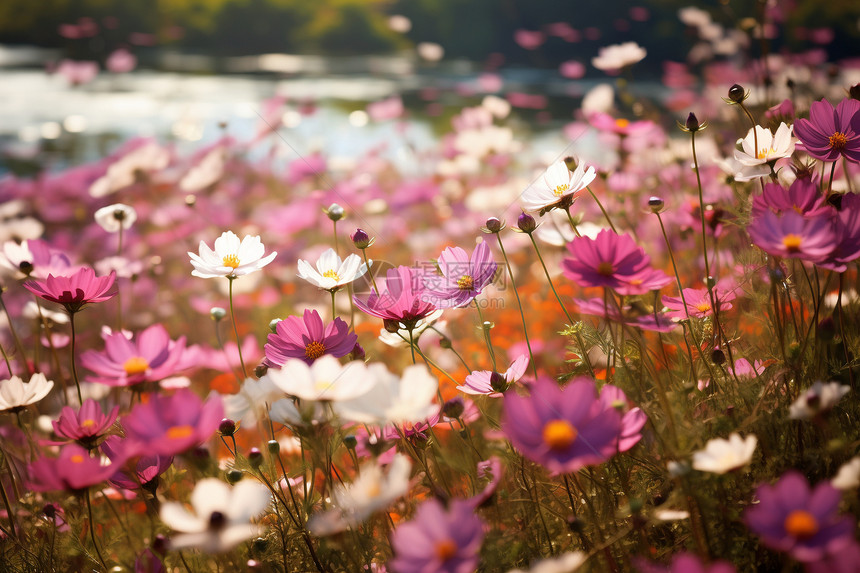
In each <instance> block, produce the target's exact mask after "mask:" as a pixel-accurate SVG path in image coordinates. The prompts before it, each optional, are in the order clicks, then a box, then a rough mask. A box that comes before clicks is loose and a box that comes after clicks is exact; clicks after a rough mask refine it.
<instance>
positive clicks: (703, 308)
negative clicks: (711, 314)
mask: <svg viewBox="0 0 860 573" xmlns="http://www.w3.org/2000/svg"><path fill="white" fill-rule="evenodd" d="M696 310H698V311H699V312H708V311H709V310H711V303H709V302H708V301H706V300H703V301H702V302H700V303H699V304H697V305H696Z"/></svg>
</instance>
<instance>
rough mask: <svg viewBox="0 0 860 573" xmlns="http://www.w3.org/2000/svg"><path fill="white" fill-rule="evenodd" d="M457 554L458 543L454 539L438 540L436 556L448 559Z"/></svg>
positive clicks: (441, 559) (442, 559) (443, 559)
mask: <svg viewBox="0 0 860 573" xmlns="http://www.w3.org/2000/svg"><path fill="white" fill-rule="evenodd" d="M456 554H457V543H456V542H455V541H454V540H453V539H443V540H442V541H438V542H436V557H438V558H439V560H440V561H443V562H444V561H448V560H449V559H451V558H452V557H454V556H455V555H456Z"/></svg>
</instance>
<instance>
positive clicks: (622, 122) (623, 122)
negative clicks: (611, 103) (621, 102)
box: [615, 118, 630, 129]
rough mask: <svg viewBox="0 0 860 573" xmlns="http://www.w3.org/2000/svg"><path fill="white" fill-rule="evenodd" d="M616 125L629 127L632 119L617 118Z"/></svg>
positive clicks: (622, 127)
mask: <svg viewBox="0 0 860 573" xmlns="http://www.w3.org/2000/svg"><path fill="white" fill-rule="evenodd" d="M615 125H616V126H618V127H620V128H621V129H624V128H625V127H628V126H629V125H630V120H629V119H624V118H620V119H616V120H615Z"/></svg>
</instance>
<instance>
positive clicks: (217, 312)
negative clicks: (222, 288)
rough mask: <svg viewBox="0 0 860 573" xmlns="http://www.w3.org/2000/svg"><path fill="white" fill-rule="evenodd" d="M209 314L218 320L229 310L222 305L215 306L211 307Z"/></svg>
mask: <svg viewBox="0 0 860 573" xmlns="http://www.w3.org/2000/svg"><path fill="white" fill-rule="evenodd" d="M209 316H211V317H212V320H214V321H215V322H218V321H219V320H221V319H222V318H224V317H225V316H227V311H226V310H225V309H223V308H221V307H220V306H213V307H212V308H210V309H209Z"/></svg>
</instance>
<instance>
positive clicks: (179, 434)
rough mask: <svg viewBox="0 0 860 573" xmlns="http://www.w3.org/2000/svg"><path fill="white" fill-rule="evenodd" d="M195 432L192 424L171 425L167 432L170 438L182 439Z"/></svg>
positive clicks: (166, 434)
mask: <svg viewBox="0 0 860 573" xmlns="http://www.w3.org/2000/svg"><path fill="white" fill-rule="evenodd" d="M193 433H194V428H192V427H191V426H188V425H185V426H171V427H169V428H168V429H167V432H165V434H164V435H165V436H167V439H168V440H182V439H184V438H187V437H189V436H190V435H191V434H193Z"/></svg>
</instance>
